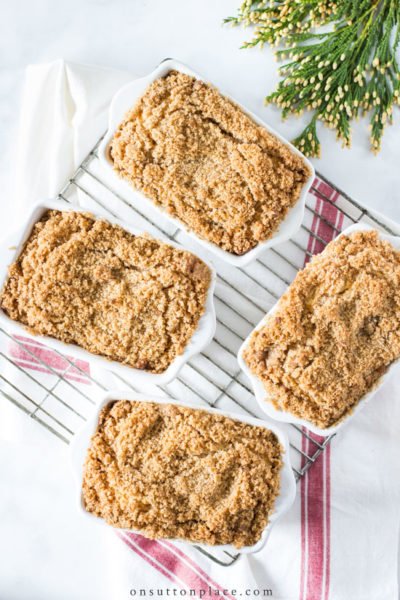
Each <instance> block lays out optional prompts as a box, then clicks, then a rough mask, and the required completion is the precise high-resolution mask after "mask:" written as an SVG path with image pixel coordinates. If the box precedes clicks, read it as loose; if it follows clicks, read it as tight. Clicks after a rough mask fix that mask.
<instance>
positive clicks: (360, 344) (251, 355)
mask: <svg viewBox="0 0 400 600" xmlns="http://www.w3.org/2000/svg"><path fill="white" fill-rule="evenodd" d="M399 357H400V252H398V251H397V250H395V249H394V248H393V246H392V245H391V244H390V243H388V242H386V241H382V240H381V239H379V236H378V233H377V232H376V231H360V232H355V233H352V234H350V235H348V236H347V235H346V236H341V237H339V238H338V239H337V240H335V241H333V242H331V243H330V244H328V246H327V247H326V249H325V250H324V251H323V252H322V254H320V255H318V256H316V257H314V258H313V259H312V260H311V262H310V263H309V264H308V265H307V266H306V268H305V269H304V270H303V271H300V272H299V273H298V274H297V276H296V278H295V280H294V281H293V283H292V284H291V285H290V287H289V288H288V290H287V292H286V293H285V294H284V296H283V297H282V299H281V300H280V302H279V304H278V307H277V310H276V311H274V312H273V314H271V315H270V316H269V317H268V318H267V322H266V323H265V324H264V325H263V327H262V328H261V329H259V330H258V331H255V332H254V334H253V336H252V337H251V340H250V343H249V344H248V346H247V347H246V349H245V351H244V354H243V358H244V360H245V362H246V363H247V365H248V366H249V368H250V370H251V371H252V373H254V374H255V375H257V377H259V379H260V380H261V381H262V382H263V384H264V387H265V390H266V396H267V401H268V402H272V403H273V405H274V406H275V407H276V408H277V409H280V410H283V411H287V412H289V413H291V414H293V415H295V416H296V417H299V418H301V419H305V420H307V421H309V422H311V423H313V424H314V425H316V426H318V427H320V428H323V429H324V428H328V427H330V426H332V425H335V424H337V423H338V422H339V421H341V420H342V419H343V418H344V417H345V416H346V415H347V414H348V413H349V412H350V411H351V410H352V409H353V408H354V407H355V405H356V404H357V403H358V402H359V400H360V399H361V398H362V397H363V396H364V395H365V394H366V393H367V392H369V391H370V390H371V389H372V388H373V387H374V385H376V384H377V382H378V381H379V379H380V377H381V376H382V375H383V373H385V371H386V370H387V368H388V366H389V365H390V364H391V363H392V362H393V361H394V360H396V359H397V358H399Z"/></svg>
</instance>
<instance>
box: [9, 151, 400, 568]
mask: <svg viewBox="0 0 400 600" xmlns="http://www.w3.org/2000/svg"><path fill="white" fill-rule="evenodd" d="M100 141H101V140H99V142H98V143H97V144H96V146H95V148H94V149H93V150H92V151H91V152H90V153H89V154H88V156H87V157H86V158H85V159H84V160H83V162H82V163H81V165H80V166H79V167H78V169H77V170H76V172H75V173H74V175H73V176H72V177H71V179H70V180H69V181H68V183H67V184H66V186H65V187H64V189H63V190H62V191H61V192H60V194H59V199H61V200H64V201H66V202H71V201H73V200H74V198H76V194H77V193H78V196H79V202H80V204H81V205H84V206H85V207H87V208H88V209H89V210H90V209H92V210H96V211H99V210H100V211H101V212H104V214H105V215H107V214H109V215H110V214H111V215H113V216H116V217H118V218H122V219H127V220H130V221H132V220H134V222H135V224H136V226H137V227H142V226H143V228H144V229H146V230H148V231H149V232H150V233H153V234H156V235H157V236H158V237H160V238H164V239H170V240H174V241H177V242H183V243H185V245H186V246H193V247H194V248H195V249H196V250H197V251H198V252H199V250H200V253H201V249H200V248H199V247H198V246H195V245H194V244H195V243H194V242H193V241H191V240H190V239H189V238H188V237H187V236H186V234H184V233H183V232H182V231H181V230H179V229H175V228H174V227H171V225H170V224H169V223H168V222H167V221H165V220H164V218H163V217H161V216H160V215H157V214H155V213H154V208H153V207H151V206H150V203H148V204H149V206H147V204H146V206H145V205H144V204H143V202H140V200H138V201H137V202H134V201H133V200H132V198H130V199H129V200H128V199H127V197H126V196H127V194H124V191H125V188H123V187H121V185H122V186H123V185H124V184H123V182H121V184H119V182H117V181H115V180H109V178H108V177H106V176H105V174H104V173H103V171H102V169H101V165H100V164H99V159H98V152H97V151H98V146H99V144H100ZM319 180H320V182H325V183H326V184H327V185H329V186H330V188H331V189H332V190H334V192H335V194H334V197H332V195H331V196H330V197H328V196H327V195H326V193H325V192H324V189H322V188H323V186H322V188H321V185H320V184H318V183H317V184H316V183H314V186H313V188H312V190H311V193H310V194H309V196H308V199H307V203H306V204H307V206H306V214H305V219H304V222H303V224H302V226H301V229H300V231H299V232H298V233H297V234H296V235H295V236H294V237H293V238H292V239H291V240H290V241H288V242H286V243H284V244H281V245H280V246H279V247H276V248H274V249H269V250H267V251H266V252H265V253H264V254H263V256H262V257H261V258H260V259H258V260H256V261H254V263H252V264H251V265H249V266H247V267H246V268H234V267H229V266H226V265H225V264H223V263H220V262H218V261H217V260H215V261H214V262H215V263H216V267H217V271H218V284H217V286H216V292H215V303H216V311H217V321H218V325H217V331H216V335H215V338H214V340H213V342H212V343H211V344H210V346H209V347H208V348H207V349H206V350H205V351H204V352H203V353H202V354H200V355H198V356H196V357H194V358H193V359H192V360H191V361H190V362H189V363H188V364H187V365H186V366H185V367H184V368H183V369H182V371H181V372H180V374H179V377H178V378H177V379H175V380H174V381H173V382H171V383H169V384H167V385H165V386H163V387H162V388H159V391H160V389H161V392H164V393H166V394H168V395H169V396H170V397H173V398H175V399H178V400H179V399H181V400H182V399H186V400H192V401H193V400H194V401H197V402H198V403H199V404H202V403H203V404H204V403H207V404H208V405H211V406H218V407H220V408H224V409H225V410H229V409H233V410H236V411H244V412H246V413H248V414H252V415H255V416H261V415H260V412H259V409H258V408H257V405H256V403H255V399H254V397H253V394H252V391H251V389H250V386H249V383H248V381H247V379H246V377H245V376H244V375H243V374H242V373H241V371H240V369H239V368H238V365H237V361H236V353H237V349H238V347H239V346H240V343H241V342H242V340H243V339H244V337H245V336H246V335H247V334H248V332H249V331H250V330H251V329H252V328H253V327H254V325H255V324H256V323H257V322H258V321H259V320H260V318H261V317H262V316H263V315H264V313H265V312H266V310H268V308H270V306H271V304H272V303H274V302H275V301H276V300H277V299H278V298H279V297H280V295H281V294H282V292H283V291H284V289H285V288H286V286H287V285H289V283H290V281H291V280H292V279H293V278H294V276H295V274H296V272H297V271H298V270H299V269H300V268H302V267H303V265H304V259H305V257H306V260H307V259H308V258H309V257H310V256H312V254H313V253H315V252H318V251H320V250H321V249H322V248H323V247H324V246H325V245H326V243H327V240H326V239H324V238H325V237H326V236H322V237H321V235H320V234H319V233H318V231H317V232H315V227H313V226H312V223H313V220H315V219H318V220H319V222H322V223H324V225H325V230H326V228H328V230H329V231H330V232H331V234H330V237H335V236H336V235H337V234H338V233H339V231H340V229H343V228H344V227H347V226H349V225H351V224H353V223H356V222H360V221H362V222H368V223H370V224H373V225H374V226H375V227H377V228H379V229H383V230H386V231H389V232H391V233H393V232H392V231H391V230H390V228H389V227H387V226H386V225H385V224H384V223H382V222H380V221H379V220H378V219H377V218H376V217H375V216H374V215H373V214H371V213H370V212H369V211H368V210H366V209H365V208H364V207H362V206H360V205H359V204H358V203H356V202H355V201H354V200H352V199H351V198H349V197H348V196H346V195H345V194H344V193H342V192H340V191H339V190H337V188H335V187H334V186H333V185H332V184H331V183H329V182H327V181H326V179H324V178H323V177H321V176H319ZM316 181H317V180H316ZM320 182H319V183H320ZM316 186H317V187H316ZM128 196H129V195H128ZM317 201H319V202H323V203H324V204H325V206H326V207H328V209H329V207H332V208H333V209H334V212H335V219H331V218H330V216H329V210H327V211H326V212H327V214H326V215H324V214H323V211H321V210H319V209H318V210H317V208H316V203H317ZM338 215H339V217H340V218H339V219H338V218H337V216H338ZM314 222H315V221H314ZM338 223H340V225H339V224H338ZM310 241H311V244H310ZM1 340H2V341H3V344H2V347H1V350H2V351H1V352H0V392H1V393H2V395H3V396H4V397H5V398H7V399H8V400H9V401H11V402H12V403H14V404H15V405H17V406H18V407H19V408H20V409H22V410H23V411H24V412H25V413H26V414H27V415H29V416H30V417H31V418H32V419H34V420H35V421H36V422H38V423H40V424H41V425H42V426H44V427H45V428H47V429H48V430H49V431H50V432H52V433H53V434H55V435H56V436H57V437H58V438H60V439H61V440H63V441H64V442H66V443H69V442H70V441H71V439H72V438H73V436H74V434H75V433H76V432H77V431H78V429H79V427H80V426H81V425H82V423H83V422H84V421H85V420H86V418H87V417H88V416H89V415H90V414H91V412H92V411H93V409H94V406H95V404H96V401H97V398H98V395H99V393H101V392H104V391H106V390H108V389H110V388H112V387H115V382H117V383H118V387H119V388H122V389H124V388H125V389H131V390H136V388H135V385H134V382H132V381H128V380H127V379H125V378H122V377H121V376H119V375H117V374H116V373H110V372H102V373H99V372H97V371H93V370H92V369H91V370H88V368H87V365H86V364H85V363H82V361H79V360H76V359H73V358H71V357H68V356H64V355H62V354H60V353H59V352H57V351H55V350H51V351H50V350H48V349H46V347H45V346H43V345H42V344H39V343H38V342H37V341H35V339H34V338H30V337H28V336H26V337H25V336H13V335H11V334H10V333H9V332H8V331H6V330H5V329H2V328H0V341H1ZM5 348H7V349H6V350H5ZM49 381H50V384H49ZM282 426H283V427H284V428H286V430H287V433H288V435H289V439H290V446H291V454H292V456H291V459H292V464H293V469H294V472H295V475H296V478H297V479H300V478H301V477H302V476H303V475H304V474H305V473H306V472H307V471H308V469H310V468H311V467H312V465H313V464H314V463H315V461H316V460H317V458H318V456H319V455H320V454H321V453H322V452H323V451H324V449H325V448H326V446H327V445H328V444H329V443H330V442H331V440H332V437H333V436H331V437H328V438H326V439H324V440H323V439H321V438H317V437H316V436H313V435H311V434H309V433H308V432H307V431H306V430H304V429H302V428H300V427H297V426H294V425H284V424H282ZM304 438H307V440H308V443H309V448H310V449H311V450H309V451H308V453H306V452H305V451H304V449H303V448H304V445H303V444H302V441H304ZM198 550H199V551H200V552H202V553H203V554H206V555H207V556H208V557H209V558H210V559H211V560H213V561H215V562H217V563H219V564H221V565H224V566H228V565H231V564H233V563H234V562H235V560H237V558H238V557H239V556H240V555H239V554H231V553H228V552H223V551H214V550H213V551H211V550H210V551H205V550H204V549H201V548H198Z"/></svg>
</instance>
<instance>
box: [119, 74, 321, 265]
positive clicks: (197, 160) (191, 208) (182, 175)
mask: <svg viewBox="0 0 400 600" xmlns="http://www.w3.org/2000/svg"><path fill="white" fill-rule="evenodd" d="M110 155H111V157H112V159H113V162H114V168H115V170H116V172H117V173H118V174H119V175H121V176H122V177H123V178H125V179H127V180H128V181H129V182H130V183H131V184H132V186H133V187H134V188H136V189H138V190H140V191H142V192H143V193H144V194H145V195H146V196H148V198H150V199H151V200H152V201H153V202H154V203H155V204H157V205H158V206H161V207H163V208H164V209H166V210H167V211H168V212H169V213H170V214H171V216H174V217H177V218H178V219H179V220H180V221H182V223H183V224H185V225H186V226H187V227H188V228H189V229H191V230H192V231H194V232H195V233H196V234H197V235H199V236H200V237H202V238H204V239H206V240H208V241H210V242H213V243H214V244H216V245H218V246H219V247H220V248H222V249H224V250H227V251H228V252H231V253H234V254H238V255H240V254H244V253H246V252H248V251H249V250H251V249H252V248H254V247H255V246H257V244H259V243H260V242H263V241H265V240H267V239H268V238H270V237H271V236H272V235H273V233H274V232H275V231H276V230H277V229H278V227H279V225H280V223H281V222H282V220H283V219H284V217H285V215H286V213H287V211H288V210H289V208H291V207H292V206H293V205H294V204H295V203H296V201H297V200H298V199H299V196H300V192H301V189H302V187H303V185H304V183H305V181H306V180H307V178H308V177H309V175H310V173H309V169H308V167H307V165H306V163H305V162H304V161H303V159H302V158H301V157H299V156H298V155H297V154H294V152H292V151H291V150H290V149H289V148H288V147H287V146H286V145H285V144H283V143H282V142H281V141H280V140H279V139H278V138H277V137H275V136H274V135H272V134H270V133H269V132H268V131H267V130H266V129H264V128H263V127H261V126H259V125H257V124H256V123H255V122H254V121H253V120H252V119H251V118H250V117H249V116H247V115H246V114H245V113H244V112H243V110H242V109H240V108H239V107H238V106H237V105H235V104H234V103H233V102H231V101H230V100H228V99H227V98H225V97H224V96H222V95H221V94H220V93H219V92H218V90H216V89H215V88H213V87H212V86H210V85H208V84H206V83H204V82H202V81H199V80H198V79H195V78H194V77H190V76H189V75H185V74H183V73H179V72H176V71H171V72H170V73H168V74H167V76H166V77H163V78H160V79H157V80H156V81H154V82H153V83H152V84H151V85H150V86H149V87H148V88H147V90H146V91H145V93H144V95H143V96H142V97H141V98H140V100H139V101H138V102H137V103H136V105H135V106H134V107H133V108H132V110H131V111H130V112H129V113H128V114H127V115H126V117H125V119H124V121H123V122H122V123H121V125H120V126H119V128H118V130H117V131H116V133H115V135H114V138H113V140H112V143H111V146H110Z"/></svg>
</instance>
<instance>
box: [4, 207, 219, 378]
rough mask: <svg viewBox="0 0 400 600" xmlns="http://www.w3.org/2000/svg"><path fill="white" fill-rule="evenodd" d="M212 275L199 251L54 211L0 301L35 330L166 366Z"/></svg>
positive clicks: (106, 353) (154, 368) (152, 367)
mask: <svg viewBox="0 0 400 600" xmlns="http://www.w3.org/2000/svg"><path fill="white" fill-rule="evenodd" d="M210 281H211V272H210V269H209V268H208V266H207V265H206V264H205V263H203V261H201V260H200V259H199V258H197V257H196V256H195V255H193V254H191V253H190V252H186V251H185V250H179V249H176V248H174V247H172V246H169V245H168V244H164V243H162V242H160V241H159V240H156V239H154V238H151V237H150V236H141V235H140V236H135V235H133V234H131V233H129V232H127V231H125V230H124V229H122V228H121V227H119V226H117V225H112V224H111V223H109V222H108V221H105V220H101V219H95V218H94V217H93V216H91V215H90V214H83V213H79V212H67V211H57V210H49V211H48V212H46V214H45V215H44V216H43V218H42V219H41V220H40V221H39V222H38V223H36V225H35V226H34V228H33V230H32V233H31V235H30V237H29V239H28V241H27V242H26V244H25V247H24V249H23V250H22V252H21V254H20V256H19V258H18V260H17V261H16V262H15V263H14V264H12V265H11V267H10V269H9V277H8V280H7V282H6V284H5V286H4V289H3V290H2V292H1V297H0V303H1V307H2V309H3V310H4V311H5V312H6V314H7V315H8V316H9V317H10V318H11V319H14V320H15V321H19V322H20V323H23V324H24V325H26V326H27V327H28V328H29V329H30V330H31V332H33V333H37V334H41V335H47V336H51V337H53V338H56V339H58V340H61V341H63V342H66V343H68V344H76V345H78V346H80V347H82V348H84V349H85V350H88V351H89V352H91V353H93V354H96V355H99V356H103V357H105V358H108V359H110V360H115V361H118V362H120V363H122V364H124V365H128V366H130V367H134V368H136V369H145V370H147V371H150V372H152V373H162V372H163V371H165V370H166V369H167V368H168V366H169V365H170V364H171V363H172V362H173V360H174V359H175V358H176V357H177V356H178V355H180V354H182V353H183V351H184V349H185V347H186V345H187V344H188V342H189V340H190V338H191V337H192V335H193V333H194V331H195V330H196V328H197V327H198V323H199V320H200V318H201V316H202V314H203V313H204V310H205V304H206V299H207V294H208V289H209V286H210Z"/></svg>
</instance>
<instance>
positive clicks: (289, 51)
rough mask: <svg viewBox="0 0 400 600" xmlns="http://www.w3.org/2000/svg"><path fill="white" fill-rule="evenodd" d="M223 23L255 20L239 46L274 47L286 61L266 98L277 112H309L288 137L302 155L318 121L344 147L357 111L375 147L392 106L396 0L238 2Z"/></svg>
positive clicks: (395, 98) (396, 82) (397, 89)
mask: <svg viewBox="0 0 400 600" xmlns="http://www.w3.org/2000/svg"><path fill="white" fill-rule="evenodd" d="M226 21H227V22H229V23H232V24H235V25H239V24H244V25H246V26H248V25H254V26H255V34H254V37H253V39H252V40H251V41H249V42H247V43H246V44H244V47H245V48H247V47H250V46H257V45H261V46H262V45H263V44H265V43H268V44H270V45H271V46H274V47H276V46H279V48H278V49H277V51H276V56H277V58H278V59H279V60H285V61H287V62H285V64H283V65H282V66H281V67H280V69H279V73H280V75H281V76H282V80H281V81H280V83H279V84H278V86H277V89H276V90H275V91H274V92H272V93H271V94H269V95H268V96H267V98H266V102H267V103H269V102H271V103H274V104H276V105H277V106H279V107H280V108H281V111H282V117H283V118H286V117H288V116H289V115H291V114H302V113H303V112H304V111H311V112H312V115H311V120H310V123H309V124H308V125H307V126H306V128H305V129H304V130H303V131H302V132H301V133H300V135H298V136H297V137H296V139H295V140H294V144H295V145H296V146H297V147H298V148H300V149H301V150H302V151H303V152H304V153H305V154H306V155H308V156H319V155H320V148H321V147H320V142H319V139H318V135H317V122H318V121H320V122H322V123H323V124H325V125H326V126H328V127H330V128H331V129H334V130H335V131H336V134H337V138H338V139H340V140H341V141H342V142H343V145H344V146H350V143H351V123H352V121H353V119H356V118H358V117H359V115H365V114H369V115H370V119H371V120H370V141H371V147H372V150H373V151H374V152H378V151H379V149H380V147H381V141H382V136H383V133H384V129H385V127H386V124H387V123H392V121H393V106H394V105H396V104H400V71H399V64H398V61H397V59H396V51H397V49H398V48H399V46H400V0H360V1H358V2H354V1H353V0H325V1H321V0H245V1H244V2H243V3H242V6H241V7H240V10H239V14H238V16H237V17H230V18H229V19H227V20H226ZM322 26H324V30H322V31H321V30H319V31H315V29H316V28H318V27H322ZM326 26H327V27H326Z"/></svg>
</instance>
